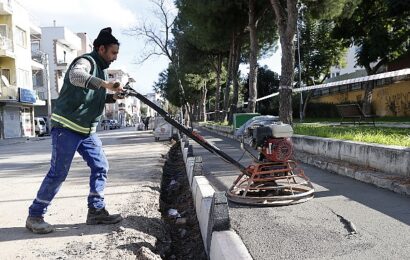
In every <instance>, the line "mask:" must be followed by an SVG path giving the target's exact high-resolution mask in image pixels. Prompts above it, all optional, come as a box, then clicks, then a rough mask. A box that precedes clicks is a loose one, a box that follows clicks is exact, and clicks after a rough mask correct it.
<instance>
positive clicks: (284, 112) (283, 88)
mask: <svg viewBox="0 0 410 260" xmlns="http://www.w3.org/2000/svg"><path fill="white" fill-rule="evenodd" d="M270 2H271V5H272V8H273V11H274V12H275V18H276V25H277V27H278V29H279V37H280V46H281V48H282V58H281V65H282V68H281V77H280V82H279V118H280V120H281V121H282V122H284V123H287V124H292V123H293V118H292V88H293V74H294V62H295V56H294V55H295V49H294V41H293V39H294V37H295V33H296V20H297V2H298V1H297V0H286V6H285V5H284V4H282V3H283V2H282V1H280V0H270Z"/></svg>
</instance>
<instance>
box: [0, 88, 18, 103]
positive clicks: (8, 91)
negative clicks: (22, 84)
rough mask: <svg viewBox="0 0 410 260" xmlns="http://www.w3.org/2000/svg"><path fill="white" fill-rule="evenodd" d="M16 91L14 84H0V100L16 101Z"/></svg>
mask: <svg viewBox="0 0 410 260" xmlns="http://www.w3.org/2000/svg"><path fill="white" fill-rule="evenodd" d="M17 99H18V91H17V87H16V86H8V87H6V86H5V85H3V84H1V85H0V101H17Z"/></svg>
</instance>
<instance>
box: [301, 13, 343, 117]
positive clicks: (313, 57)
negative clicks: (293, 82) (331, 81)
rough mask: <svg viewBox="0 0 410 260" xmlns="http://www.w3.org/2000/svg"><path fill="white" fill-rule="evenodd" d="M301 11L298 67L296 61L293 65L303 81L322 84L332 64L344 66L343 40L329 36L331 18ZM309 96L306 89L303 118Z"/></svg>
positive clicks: (330, 34) (307, 83) (333, 25)
mask: <svg viewBox="0 0 410 260" xmlns="http://www.w3.org/2000/svg"><path fill="white" fill-rule="evenodd" d="M306 11H308V10H306ZM302 14H303V15H302V16H301V22H300V23H299V31H300V39H299V45H300V48H299V51H300V68H299V64H297V63H295V69H296V70H297V72H299V69H300V74H301V80H302V82H304V83H305V84H306V85H314V84H316V83H318V84H321V83H323V81H324V80H325V79H326V78H327V77H328V75H329V72H330V68H331V66H335V65H337V66H343V64H344V62H345V60H344V56H345V54H346V48H345V46H344V44H343V42H342V41H340V40H338V39H335V38H333V37H332V31H333V29H334V27H335V22H334V21H333V20H329V19H320V18H314V17H313V15H312V14H311V13H309V12H306V13H305V12H303V13H302ZM295 60H298V55H295ZM299 87H301V86H299ZM310 96H311V92H310V91H309V92H308V93H307V95H305V101H304V103H303V104H304V106H303V108H302V116H303V118H304V117H305V115H306V108H307V102H308V100H309V98H310Z"/></svg>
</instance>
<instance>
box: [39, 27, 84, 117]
mask: <svg viewBox="0 0 410 260" xmlns="http://www.w3.org/2000/svg"><path fill="white" fill-rule="evenodd" d="M91 51H92V43H91V41H90V39H89V37H88V35H87V33H73V32H72V31H71V30H69V29H68V28H66V27H63V26H52V27H41V37H36V38H34V39H32V53H33V57H34V58H36V59H38V60H39V62H41V63H43V64H44V65H45V66H47V68H44V69H43V70H37V71H35V72H33V84H34V89H35V90H36V91H37V92H38V95H39V97H40V99H41V100H45V101H47V100H48V95H49V94H50V102H51V105H50V107H48V106H42V107H38V108H37V109H36V110H35V115H36V116H42V117H47V116H49V114H50V112H51V110H52V108H53V104H54V102H55V100H56V99H57V98H58V95H59V93H60V91H61V88H62V86H63V80H64V76H65V73H66V71H67V69H68V67H69V65H70V63H71V62H72V61H73V60H74V59H75V58H76V57H77V56H79V55H82V54H84V53H89V52H91Z"/></svg>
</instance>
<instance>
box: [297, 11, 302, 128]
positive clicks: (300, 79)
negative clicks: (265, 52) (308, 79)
mask: <svg viewBox="0 0 410 260" xmlns="http://www.w3.org/2000/svg"><path fill="white" fill-rule="evenodd" d="M301 9H302V7H301V6H300V5H299V6H298V19H297V23H296V32H297V42H298V72H299V73H298V74H299V83H298V85H299V88H301V87H302V71H301V66H300V43H299V42H300V35H299V25H300V24H301V20H300V11H301ZM299 117H300V122H302V121H303V94H302V91H301V92H300V104H299Z"/></svg>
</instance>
